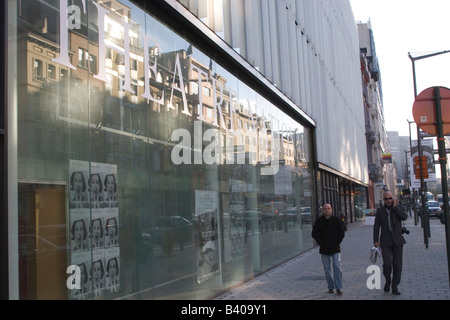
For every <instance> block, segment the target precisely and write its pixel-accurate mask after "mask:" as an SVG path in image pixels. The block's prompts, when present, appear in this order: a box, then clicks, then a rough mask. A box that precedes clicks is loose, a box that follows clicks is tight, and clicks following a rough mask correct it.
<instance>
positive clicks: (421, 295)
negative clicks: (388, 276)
mask: <svg viewBox="0 0 450 320" xmlns="http://www.w3.org/2000/svg"><path fill="white" fill-rule="evenodd" d="M405 225H406V227H407V228H408V229H409V230H410V231H411V232H410V234H409V235H407V234H405V235H404V237H405V239H406V242H407V243H406V245H405V246H404V250H403V272H402V281H401V283H400V285H399V291H400V292H401V295H399V296H395V295H393V294H392V293H391V292H389V293H384V292H383V286H384V282H385V281H384V276H383V274H382V269H381V265H382V259H378V260H377V262H376V265H378V266H379V267H380V273H381V288H380V289H373V290H370V289H368V287H367V285H366V281H367V279H368V278H369V276H371V273H370V274H369V273H366V270H367V267H368V266H370V265H371V262H370V261H369V257H370V249H371V248H372V247H373V243H372V229H373V226H368V225H365V224H364V222H356V223H353V224H349V227H348V231H347V232H346V235H345V238H344V240H343V242H342V245H341V249H342V254H341V259H342V267H343V288H342V291H343V292H344V294H343V295H341V296H338V295H337V294H330V293H328V290H327V284H326V280H325V275H324V272H323V267H322V262H321V259H320V254H319V252H318V247H315V248H313V249H311V250H309V251H307V252H305V253H303V254H302V255H300V256H298V257H296V258H294V259H292V260H290V261H288V262H286V263H284V264H282V265H281V266H279V267H277V268H274V269H272V270H270V271H268V272H266V273H264V274H262V275H260V276H258V277H256V278H254V279H252V280H250V281H249V282H246V283H244V284H242V285H241V286H238V287H236V288H233V289H231V290H229V291H227V292H225V293H223V294H221V295H219V296H217V297H215V300H450V283H449V277H448V262H447V246H446V240H445V239H446V237H445V226H444V225H443V224H441V223H440V221H439V220H438V219H434V218H432V219H430V230H431V231H430V233H431V236H430V238H429V239H428V248H427V247H426V245H425V244H424V237H423V229H422V227H421V226H420V224H418V225H417V226H415V225H414V220H413V218H408V220H407V221H406V222H405Z"/></svg>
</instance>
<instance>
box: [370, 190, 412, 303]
mask: <svg viewBox="0 0 450 320" xmlns="http://www.w3.org/2000/svg"><path fill="white" fill-rule="evenodd" d="M383 200H384V206H382V207H381V208H378V209H377V212H376V215H375V224H374V226H373V242H374V246H375V247H376V248H378V247H381V255H382V257H383V275H384V277H385V278H386V284H385V285H384V292H389V291H390V289H391V284H392V293H393V294H395V295H399V294H400V291H398V285H399V284H400V280H401V275H402V262H403V245H404V244H405V243H406V241H405V238H403V235H402V221H404V220H406V219H407V218H408V215H407V213H406V211H405V210H404V209H403V207H402V206H399V205H397V201H396V199H395V198H394V196H393V195H392V193H391V192H389V191H385V192H384V193H383ZM380 229H381V233H380ZM391 273H392V281H391Z"/></svg>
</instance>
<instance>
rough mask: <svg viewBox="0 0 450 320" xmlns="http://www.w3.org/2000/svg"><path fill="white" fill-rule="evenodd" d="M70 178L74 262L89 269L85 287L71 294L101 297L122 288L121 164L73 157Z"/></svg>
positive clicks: (80, 297) (74, 296)
mask: <svg viewBox="0 0 450 320" xmlns="http://www.w3.org/2000/svg"><path fill="white" fill-rule="evenodd" d="M69 179H70V181H69V185H70V190H69V208H70V214H69V216H70V218H69V226H70V239H71V243H70V245H71V248H72V251H71V264H73V265H79V266H80V267H81V266H82V267H83V270H84V269H86V276H85V278H86V280H84V281H85V282H84V283H85V286H83V287H82V288H81V289H80V290H78V291H77V292H74V289H71V290H70V293H69V295H70V297H71V299H91V298H94V299H101V298H102V297H103V295H104V294H105V293H106V292H110V293H116V292H118V291H119V289H120V282H119V277H118V275H119V270H120V249H119V239H120V228H119V197H118V195H117V188H118V181H117V166H116V165H112V164H105V163H90V164H89V162H85V161H77V160H72V161H70V165H69ZM83 277H84V276H83Z"/></svg>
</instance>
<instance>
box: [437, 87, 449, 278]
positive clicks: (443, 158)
mask: <svg viewBox="0 0 450 320" xmlns="http://www.w3.org/2000/svg"><path fill="white" fill-rule="evenodd" d="M434 101H435V107H436V122H437V134H438V138H437V140H438V148H439V164H440V165H441V180H442V196H443V201H444V212H443V215H444V223H445V238H446V241H447V265H448V274H449V279H450V230H449V223H448V186H447V170H446V169H447V153H446V151H445V139H444V132H443V127H442V110H441V94H440V90H439V87H434Z"/></svg>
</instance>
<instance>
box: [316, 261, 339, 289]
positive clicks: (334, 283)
mask: <svg viewBox="0 0 450 320" xmlns="http://www.w3.org/2000/svg"><path fill="white" fill-rule="evenodd" d="M321 256H322V264H323V269H324V270H325V276H326V278H327V283H328V290H330V289H335V288H336V289H339V290H341V289H342V267H341V254H340V253H335V254H332V255H327V254H321ZM332 262H333V273H332V272H331V263H332ZM333 274H334V280H333Z"/></svg>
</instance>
